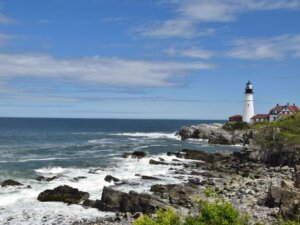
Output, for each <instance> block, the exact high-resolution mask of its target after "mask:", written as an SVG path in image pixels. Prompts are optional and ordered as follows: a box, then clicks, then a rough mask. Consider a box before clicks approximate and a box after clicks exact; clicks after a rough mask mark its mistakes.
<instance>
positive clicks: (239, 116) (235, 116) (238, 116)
mask: <svg viewBox="0 0 300 225" xmlns="http://www.w3.org/2000/svg"><path fill="white" fill-rule="evenodd" d="M229 118H243V116H242V115H234V116H231V117H229Z"/></svg>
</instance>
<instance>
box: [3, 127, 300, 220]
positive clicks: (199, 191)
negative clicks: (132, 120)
mask: <svg viewBox="0 0 300 225" xmlns="http://www.w3.org/2000/svg"><path fill="white" fill-rule="evenodd" d="M179 135H180V136H181V138H182V139H183V140H185V139H188V138H201V139H208V140H209V143H213V144H225V145H229V144H230V145H232V144H241V145H244V146H246V147H245V148H243V149H242V151H240V152H233V153H206V152H202V151H195V150H188V149H183V150H181V151H179V152H168V153H166V154H167V156H168V157H170V160H168V161H166V160H164V159H162V158H159V159H158V160H154V159H151V158H149V164H152V165H153V166H157V165H159V166H168V167H169V173H170V174H172V175H173V176H174V177H176V178H177V179H179V180H180V181H181V183H179V184H178V183H176V184H175V183H174V184H172V183H170V184H153V185H152V186H151V188H150V189H149V190H148V192H147V193H137V192H136V191H134V186H132V190H131V191H129V192H128V193H125V192H122V191H120V190H118V188H117V187H119V186H122V185H128V184H129V185H130V182H128V181H126V180H122V178H121V177H113V176H111V175H107V176H106V177H105V181H107V182H109V183H111V185H110V186H107V187H104V189H103V191H102V197H101V199H89V193H87V192H82V191H80V190H78V189H76V188H72V187H69V186H66V185H64V186H59V187H56V188H54V189H52V190H45V191H44V192H42V193H40V194H39V195H38V196H37V199H38V200H39V201H42V202H45V201H59V202H64V203H67V204H79V205H82V207H84V208H90V207H91V208H96V209H98V210H100V211H108V212H115V216H113V217H111V216H110V217H106V218H99V220H96V221H78V222H75V223H74V225H88V224H99V225H101V224H117V225H118V224H119V225H127V224H132V222H133V221H134V220H135V219H137V218H139V217H141V216H143V215H144V214H150V215H155V213H156V211H157V210H158V209H165V208H168V207H173V208H175V209H176V210H179V211H180V212H181V214H182V215H186V214H191V215H193V214H195V213H197V210H198V209H197V205H196V203H195V200H196V199H199V200H201V199H204V198H205V192H206V190H208V189H209V190H211V191H212V192H213V193H215V194H216V196H217V198H224V199H226V200H228V201H229V202H230V203H232V204H233V206H234V207H236V208H237V209H238V210H239V211H240V212H241V213H248V214H249V216H250V217H251V221H252V223H253V224H254V223H255V222H256V221H260V222H263V223H266V224H273V223H274V222H276V221H277V220H278V218H279V217H283V218H288V219H294V218H295V217H296V215H297V214H298V213H299V211H298V208H299V207H300V165H298V164H297V161H296V163H287V162H291V161H290V160H285V161H282V160H281V161H280V160H279V161H278V158H276V159H274V160H273V161H272V160H270V159H269V161H268V163H266V158H268V157H267V156H265V158H263V157H261V156H260V153H261V151H262V148H261V146H259V145H255V142H254V140H253V138H254V137H255V135H256V134H255V131H253V130H247V131H229V130H226V129H224V128H223V126H222V125H220V124H210V125H198V126H193V127H183V128H182V129H181V130H180V132H179ZM272 135H274V134H272ZM120 157H122V158H124V160H126V158H128V157H131V158H134V159H136V160H140V159H142V158H145V157H149V154H147V153H146V152H141V151H138V152H132V153H125V154H123V155H122V156H120ZM272 157H273V156H272ZM284 157H287V156H284ZM261 159H264V160H261ZM279 162H280V163H279ZM282 162H283V163H282ZM136 176H137V177H140V179H144V180H159V179H160V178H158V177H152V176H145V175H141V174H136ZM53 179H55V178H52V177H51V178H45V177H42V178H41V177H40V178H38V180H43V181H47V182H51V181H52V180H53ZM78 179H81V178H78ZM9 185H15V186H21V185H22V184H21V183H19V182H17V181H13V180H7V181H4V182H3V183H2V186H3V187H7V186H9Z"/></svg>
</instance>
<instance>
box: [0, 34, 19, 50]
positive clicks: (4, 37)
mask: <svg viewBox="0 0 300 225" xmlns="http://www.w3.org/2000/svg"><path fill="white" fill-rule="evenodd" d="M15 38H16V36H15V35H10V34H3V33H0V47H3V46H5V45H6V44H7V43H8V42H9V41H11V40H13V39H15Z"/></svg>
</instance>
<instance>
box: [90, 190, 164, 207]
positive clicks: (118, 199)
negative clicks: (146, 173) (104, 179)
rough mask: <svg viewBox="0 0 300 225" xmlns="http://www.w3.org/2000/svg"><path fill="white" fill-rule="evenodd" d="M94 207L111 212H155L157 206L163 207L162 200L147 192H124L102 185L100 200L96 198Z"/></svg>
mask: <svg viewBox="0 0 300 225" xmlns="http://www.w3.org/2000/svg"><path fill="white" fill-rule="evenodd" d="M95 208H98V209H99V210H101V211H112V212H131V213H135V212H143V213H155V212H156V210H157V209H159V208H165V204H164V203H163V202H162V201H159V200H158V199H156V198H154V197H153V196H151V195H148V194H138V193H136V192H130V193H128V194H127V193H124V192H121V191H118V190H114V189H112V188H109V187H104V188H103V192H102V198H101V200H96V202H95Z"/></svg>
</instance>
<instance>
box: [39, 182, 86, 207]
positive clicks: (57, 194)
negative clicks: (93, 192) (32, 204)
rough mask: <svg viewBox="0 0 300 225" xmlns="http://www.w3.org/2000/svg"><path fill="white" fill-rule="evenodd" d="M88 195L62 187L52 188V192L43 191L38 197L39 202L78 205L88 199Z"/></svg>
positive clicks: (65, 186) (68, 187) (74, 189)
mask: <svg viewBox="0 0 300 225" xmlns="http://www.w3.org/2000/svg"><path fill="white" fill-rule="evenodd" d="M89 196H90V195H89V193H87V192H82V191H79V190H78V189H77V188H72V187H70V186H67V185H64V186H59V187H57V188H54V189H53V190H45V191H43V192H41V193H40V194H39V196H38V198H37V199H38V200H39V201H41V202H64V203H68V204H79V203H80V202H82V201H85V200H87V199H88V198H89Z"/></svg>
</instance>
